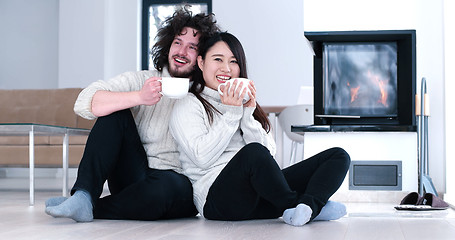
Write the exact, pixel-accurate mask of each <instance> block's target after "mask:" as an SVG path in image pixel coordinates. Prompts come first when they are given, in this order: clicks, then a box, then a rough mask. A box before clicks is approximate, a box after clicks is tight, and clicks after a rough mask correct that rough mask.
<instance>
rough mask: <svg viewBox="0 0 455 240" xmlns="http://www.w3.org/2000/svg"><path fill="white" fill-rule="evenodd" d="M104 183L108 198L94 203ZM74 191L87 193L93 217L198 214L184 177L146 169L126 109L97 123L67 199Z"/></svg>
mask: <svg viewBox="0 0 455 240" xmlns="http://www.w3.org/2000/svg"><path fill="white" fill-rule="evenodd" d="M150 124H153V123H150ZM106 180H107V181H108V186H109V191H110V193H111V195H109V196H106V197H104V198H99V197H100V196H101V193H102V191H103V185H104V182H105V181H106ZM76 190H85V191H87V192H89V193H90V195H91V197H92V201H93V206H94V208H93V215H94V217H95V218H101V219H134V220H156V219H167V218H181V217H191V216H195V215H196V214H197V210H196V208H195V206H194V203H193V189H192V186H191V183H190V181H189V180H188V178H187V177H185V176H184V175H181V174H178V173H176V172H174V171H172V170H157V169H151V168H149V167H148V160H147V155H146V153H145V150H144V147H143V145H142V142H141V140H140V137H139V134H138V131H137V128H136V124H135V122H134V119H133V117H132V114H131V111H130V110H123V111H119V112H116V113H113V114H111V115H108V116H105V117H100V118H98V120H97V121H96V123H95V125H94V126H93V128H92V131H91V133H90V135H89V137H88V139H87V144H86V147H85V151H84V155H83V157H82V160H81V163H80V165H79V169H78V175H77V180H76V183H75V184H74V187H73V189H72V190H71V194H74V192H75V191H76Z"/></svg>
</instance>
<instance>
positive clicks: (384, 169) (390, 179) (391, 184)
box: [349, 161, 402, 191]
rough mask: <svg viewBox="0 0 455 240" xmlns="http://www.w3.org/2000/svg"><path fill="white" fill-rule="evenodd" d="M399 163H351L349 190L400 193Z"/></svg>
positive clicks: (400, 170) (400, 176)
mask: <svg viewBox="0 0 455 240" xmlns="http://www.w3.org/2000/svg"><path fill="white" fill-rule="evenodd" d="M401 172H402V168H401V161H352V162H351V166H350V168H349V190H396V191H401V186H402V183H401V181H402V180H401V179H402V175H401V174H402V173H401Z"/></svg>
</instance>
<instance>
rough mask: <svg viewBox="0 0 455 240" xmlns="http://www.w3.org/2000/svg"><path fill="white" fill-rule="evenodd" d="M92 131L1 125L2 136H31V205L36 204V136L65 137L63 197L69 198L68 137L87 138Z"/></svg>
mask: <svg viewBox="0 0 455 240" xmlns="http://www.w3.org/2000/svg"><path fill="white" fill-rule="evenodd" d="M89 133H90V129H82V128H70V127H62V126H53V125H44V124H34V123H0V136H29V170H30V174H29V178H30V205H31V206H33V205H34V204H35V141H34V140H35V136H63V142H62V146H63V152H62V169H63V187H62V193H63V196H65V197H67V196H68V137H69V136H83V135H85V136H87V135H89Z"/></svg>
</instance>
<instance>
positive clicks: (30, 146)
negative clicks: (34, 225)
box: [28, 129, 35, 206]
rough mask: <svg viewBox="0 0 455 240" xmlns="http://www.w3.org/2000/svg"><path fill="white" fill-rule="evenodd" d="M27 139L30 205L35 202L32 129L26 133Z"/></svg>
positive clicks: (33, 137)
mask: <svg viewBox="0 0 455 240" xmlns="http://www.w3.org/2000/svg"><path fill="white" fill-rule="evenodd" d="M28 141H29V142H28V151H29V152H28V156H29V171H30V174H29V182H30V186H29V191H30V206H33V205H34V204H35V134H34V132H33V129H32V130H31V131H29V133H28Z"/></svg>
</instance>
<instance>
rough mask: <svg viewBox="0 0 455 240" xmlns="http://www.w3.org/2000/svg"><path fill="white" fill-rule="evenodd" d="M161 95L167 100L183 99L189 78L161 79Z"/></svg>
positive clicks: (188, 84)
mask: <svg viewBox="0 0 455 240" xmlns="http://www.w3.org/2000/svg"><path fill="white" fill-rule="evenodd" d="M158 81H160V82H161V92H160V93H161V94H162V95H164V96H166V97H168V98H183V97H185V96H186V94H187V93H188V88H189V86H190V79H189V78H175V77H162V78H161V80H158Z"/></svg>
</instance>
